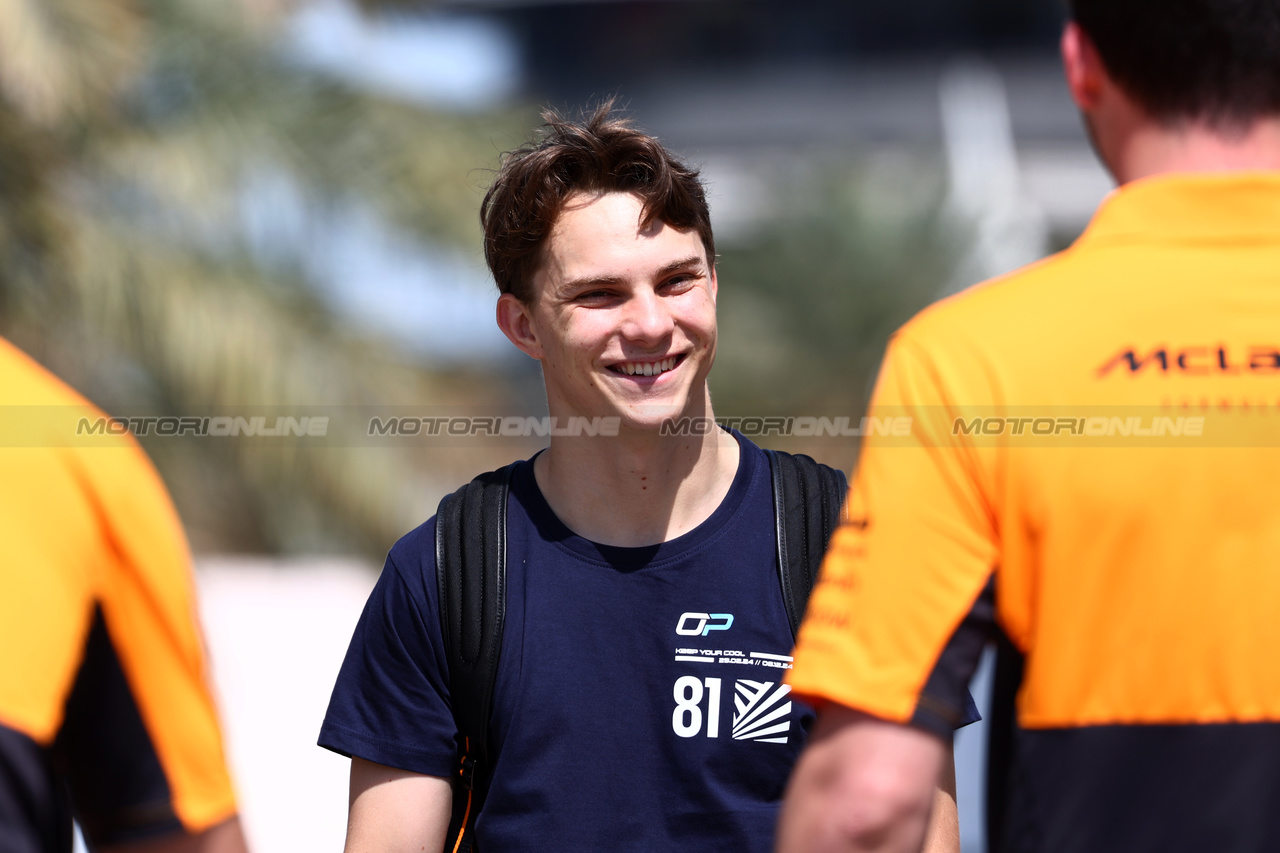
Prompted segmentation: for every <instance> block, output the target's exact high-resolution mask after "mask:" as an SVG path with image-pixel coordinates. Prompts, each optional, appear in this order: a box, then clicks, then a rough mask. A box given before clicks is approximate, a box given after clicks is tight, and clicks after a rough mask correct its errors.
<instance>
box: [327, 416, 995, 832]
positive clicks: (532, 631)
mask: <svg viewBox="0 0 1280 853" xmlns="http://www.w3.org/2000/svg"><path fill="white" fill-rule="evenodd" d="M738 440H739V443H740V445H741V447H742V453H741V461H740V463H739V467H738V472H737V474H736V476H735V477H734V481H733V484H732V486H731V487H730V489H729V493H728V495H727V496H726V497H725V499H724V501H723V502H722V503H721V505H720V506H719V507H718V508H717V509H716V511H715V512H714V513H713V514H712V515H711V517H710V518H708V519H707V520H706V521H704V522H703V523H702V524H700V525H699V526H698V527H697V528H695V529H694V530H691V531H690V532H688V533H686V534H684V535H683V536H680V537H677V538H676V539H673V540H671V541H669V542H664V543H662V544H660V545H653V546H649V547H643V548H619V547H613V546H607V545H600V544H597V543H594V542H591V541H589V540H586V539H583V538H582V537H580V536H576V535H575V534H573V533H572V532H571V531H570V530H569V529H568V528H567V527H565V526H564V524H563V523H562V522H561V521H560V520H559V519H558V518H557V517H556V516H555V514H554V513H552V511H551V509H550V507H549V506H548V505H547V503H546V500H545V499H544V498H543V497H542V493H541V492H540V491H539V489H538V487H537V484H536V482H535V480H534V476H533V465H532V463H531V462H523V463H520V464H519V465H517V466H516V468H515V471H514V472H513V475H512V482H511V497H510V501H509V504H508V518H507V524H508V537H509V540H508V541H509V550H508V583H509V586H508V599H507V604H508V606H507V615H506V622H505V626H504V633H503V642H502V654H501V659H500V663H499V668H498V676H497V683H496V687H495V697H494V711H493V720H492V724H491V726H492V728H491V733H492V739H493V743H494V745H495V747H496V749H497V754H498V758H497V761H496V763H495V765H494V770H493V781H492V786H491V788H490V790H489V794H488V799H487V800H486V802H485V807H484V811H483V812H482V813H481V814H480V816H479V818H478V820H477V824H476V836H477V842H478V846H479V847H480V849H482V850H485V851H489V853H495V851H497V852H499V853H500V851H506V850H531V849H532V850H541V849H555V850H562V851H575V850H581V851H584V852H585V851H592V853H594V851H599V850H602V849H610V850H618V851H658V850H661V851H675V850H687V851H726V853H728V852H729V851H732V853H744V851H760V853H766V851H769V850H771V849H772V843H773V831H774V824H775V822H776V820H777V814H778V807H779V805H780V802H781V798H782V793H783V789H784V787H785V785H786V781H787V777H788V775H789V773H790V771H791V767H792V765H793V764H794V763H795V760H796V758H797V756H798V755H799V753H800V750H801V748H802V747H803V746H804V743H805V739H806V737H807V733H808V729H809V726H810V724H811V723H812V721H813V716H814V715H813V710H812V709H811V708H810V707H808V706H807V705H805V704H803V703H801V702H799V701H795V700H793V699H792V698H791V696H790V688H789V687H788V686H787V685H785V684H783V683H782V676H783V674H784V673H785V671H786V670H787V669H788V668H790V666H791V657H790V652H791V646H792V638H791V632H790V628H789V626H788V623H787V615H786V611H785V609H784V607H783V602H782V593H781V589H780V586H779V580H778V570H777V564H776V557H775V554H776V544H775V541H774V533H773V529H774V517H773V496H772V490H771V484H770V477H769V464H768V460H767V459H766V458H765V456H764V454H763V452H762V451H761V450H760V449H759V448H758V447H756V446H755V445H754V444H752V443H751V442H749V441H747V440H746V439H744V438H742V437H741V436H738ZM437 598H438V596H437V592H436V574H435V521H434V519H432V520H431V521H428V522H427V523H426V524H424V525H422V526H421V527H419V528H418V529H417V530H414V531H413V532H412V533H410V534H408V535H407V536H405V537H404V538H403V539H401V540H400V541H399V542H397V543H396V545H395V547H393V548H392V549H391V553H390V554H389V555H388V557H387V564H386V567H385V568H384V569H383V572H382V576H381V577H380V578H379V580H378V584H377V586H376V587H375V588H374V591H373V593H372V594H371V595H370V597H369V602H368V604H367V605H366V607H365V611H364V614H363V615H362V616H361V618H360V623H359V625H358V626H357V627H356V631H355V635H354V636H353V638H352V640H351V647H350V649H349V650H348V652H347V657H346V660H345V661H344V663H343V666H342V670H341V672H340V673H339V675H338V681H337V685H336V686H335V687H334V692H333V698H332V700H331V702H330V705H329V710H328V713H327V714H326V716H325V721H324V725H323V727H322V729H321V733H320V744H321V745H322V746H325V747H328V748H329V749H333V750H335V751H337V752H340V753H342V754H344V755H358V756H360V757H362V758H365V759H367V760H369V761H374V762H377V763H379V764H386V765H390V766H392V767H399V768H401V769H404V770H410V771H415V772H418V773H426V774H430V775H433V776H450V775H451V774H452V773H453V772H454V770H455V769H456V766H457V753H456V747H455V744H454V735H455V732H456V727H455V726H454V723H453V717H452V715H451V712H450V706H449V688H448V677H447V669H446V668H447V662H446V658H445V653H444V641H443V635H442V632H441V627H440V617H439V606H438V601H437ZM972 713H973V714H974V718H975V719H976V710H974V711H973V712H972Z"/></svg>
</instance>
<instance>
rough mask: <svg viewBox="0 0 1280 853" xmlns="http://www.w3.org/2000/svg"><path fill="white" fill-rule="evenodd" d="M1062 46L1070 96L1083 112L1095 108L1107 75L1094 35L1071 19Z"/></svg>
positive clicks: (1064, 30) (1064, 33) (1063, 31)
mask: <svg viewBox="0 0 1280 853" xmlns="http://www.w3.org/2000/svg"><path fill="white" fill-rule="evenodd" d="M1061 48H1062V69H1063V71H1064V72H1065V74H1066V78H1067V89H1068V90H1069V91H1070V92H1071V100H1073V101H1075V102H1076V106H1077V107H1079V109H1080V111H1081V112H1084V113H1089V112H1092V111H1093V110H1094V109H1095V108H1097V106H1098V104H1099V102H1100V101H1101V99H1102V90H1103V87H1104V85H1105V84H1106V82H1107V79H1108V78H1107V69H1106V67H1105V66H1104V65H1103V64H1102V56H1101V55H1100V54H1099V53H1098V48H1097V46H1095V45H1094V43H1093V39H1091V38H1089V34H1088V33H1086V32H1085V31H1084V30H1083V29H1081V28H1080V25H1079V24H1077V23H1076V22H1075V21H1068V22H1067V26H1066V27H1065V28H1064V29H1063V30H1062V42H1061Z"/></svg>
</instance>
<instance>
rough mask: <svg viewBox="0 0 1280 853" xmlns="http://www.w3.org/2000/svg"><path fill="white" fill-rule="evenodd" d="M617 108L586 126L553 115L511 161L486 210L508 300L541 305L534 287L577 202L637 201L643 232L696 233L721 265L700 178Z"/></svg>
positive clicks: (488, 236)
mask: <svg viewBox="0 0 1280 853" xmlns="http://www.w3.org/2000/svg"><path fill="white" fill-rule="evenodd" d="M612 107H613V101H612V100H609V101H607V102H605V103H604V104H602V105H601V106H600V107H599V108H597V109H596V110H595V112H594V113H593V114H592V115H591V116H590V117H589V118H587V119H586V120H585V121H581V122H575V121H568V120H566V119H564V118H562V117H561V116H560V115H559V114H557V113H556V112H554V111H552V110H547V111H546V112H544V113H543V114H542V118H543V120H544V121H545V122H546V124H545V125H544V126H543V128H542V131H541V133H540V134H539V135H538V136H537V137H536V138H535V139H534V140H533V141H532V142H529V143H528V144H526V145H524V146H523V147H521V148H518V149H516V150H515V151H511V152H508V153H507V154H506V155H505V156H504V157H503V160H502V167H501V168H500V169H499V170H498V175H497V177H496V178H495V179H494V182H493V185H492V186H491V187H490V188H489V192H488V193H487V194H486V195H485V197H484V202H483V203H482V204H481V206H480V222H481V224H482V225H483V226H484V255H485V260H486V261H487V262H488V264H489V270H490V271H491V272H492V273H493V278H494V281H496V282H497V284H498V290H500V291H501V292H502V293H504V294H506V293H509V294H511V295H513V296H515V297H516V298H517V299H519V300H520V301H521V302H523V303H526V304H528V303H530V302H532V301H533V300H534V299H535V298H536V295H537V294H536V293H535V292H534V291H535V288H534V286H533V281H534V276H535V273H536V272H537V270H538V268H539V266H540V265H541V264H542V262H543V260H544V258H543V252H544V249H545V247H546V243H547V239H548V237H549V236H550V234H551V231H552V228H553V227H554V226H555V224H556V220H557V219H558V218H559V217H560V214H561V213H562V212H563V210H564V207H565V204H566V202H567V201H568V200H569V199H570V197H572V196H576V195H601V194H605V193H612V192H621V193H629V194H633V195H635V196H636V197H637V198H639V199H640V201H641V221H640V226H641V228H642V229H643V228H648V227H650V226H652V225H653V224H654V223H655V222H657V223H664V224H666V225H669V226H671V227H672V228H675V229H677V230H689V229H692V230H693V231H694V232H695V233H696V234H697V235H698V237H699V239H700V240H701V243H702V246H703V247H704V248H705V250H706V255H707V262H708V264H712V265H714V263H715V241H714V239H713V237H712V235H711V214H710V212H709V211H708V209H707V200H706V194H705V192H704V191H703V186H702V181H701V180H700V179H699V176H698V172H697V170H695V169H690V168H688V167H687V166H685V165H684V164H683V163H681V162H680V161H679V160H677V159H676V158H675V157H673V156H672V155H671V153H670V152H669V151H667V150H666V149H665V148H664V147H663V146H662V144H661V143H660V142H658V140H657V139H655V138H653V137H652V136H649V135H647V134H645V133H642V132H640V131H639V130H636V129H635V128H634V127H632V126H631V124H630V122H628V121H627V120H625V119H621V118H617V117H615V116H613V115H612V114H611V113H612Z"/></svg>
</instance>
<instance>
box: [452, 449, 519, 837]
mask: <svg viewBox="0 0 1280 853" xmlns="http://www.w3.org/2000/svg"><path fill="white" fill-rule="evenodd" d="M513 467H514V466H513V465H508V466H506V467H505V468H500V469H498V470H497V471H490V472H488V473H486V474H481V475H480V476H479V477H476V478H475V479H474V480H472V481H471V482H470V483H468V484H467V485H465V486H463V487H462V488H460V489H458V490H457V491H456V492H454V493H453V494H451V495H447V496H446V497H445V498H444V499H443V500H441V501H440V507H439V509H438V510H437V511H436V582H437V584H438V587H439V590H438V591H439V597H440V624H441V626H442V628H443V631H444V643H445V654H446V656H447V658H448V661H449V699H450V702H451V703H452V708H453V718H454V722H455V723H456V724H457V727H458V735H459V737H460V739H461V743H460V746H461V767H460V771H459V772H460V778H459V782H460V783H461V784H462V786H463V788H465V789H466V791H467V797H466V798H465V807H464V806H463V798H462V797H460V796H455V797H454V819H453V821H452V822H451V825H450V830H449V836H448V838H449V844H450V846H449V847H447V848H446V849H449V850H459V851H465V850H470V849H471V846H472V844H473V841H472V838H473V836H472V831H473V827H474V822H475V816H476V814H477V813H478V812H479V811H480V806H481V804H482V803H483V800H484V795H485V793H486V792H487V790H488V779H489V771H490V770H491V766H490V762H489V737H488V731H489V716H490V711H491V708H492V704H493V684H494V681H495V680H496V676H497V672H498V653H499V651H500V650H501V648H502V624H503V619H504V617H505V616H506V601H507V493H508V492H509V491H510V488H511V470H512V468H513Z"/></svg>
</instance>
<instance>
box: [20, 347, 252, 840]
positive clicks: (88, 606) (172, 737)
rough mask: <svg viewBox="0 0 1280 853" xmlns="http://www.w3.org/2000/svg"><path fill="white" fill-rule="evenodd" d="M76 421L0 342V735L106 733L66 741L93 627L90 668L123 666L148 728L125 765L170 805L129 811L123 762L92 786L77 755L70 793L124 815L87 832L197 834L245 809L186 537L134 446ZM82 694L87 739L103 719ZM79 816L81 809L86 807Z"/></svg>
mask: <svg viewBox="0 0 1280 853" xmlns="http://www.w3.org/2000/svg"><path fill="white" fill-rule="evenodd" d="M82 417H87V418H89V419H90V420H96V419H97V418H99V417H101V413H100V412H98V411H97V410H95V409H93V407H92V406H91V405H90V404H88V403H87V402H86V401H85V400H83V399H82V398H81V397H79V396H78V395H77V394H75V393H74V392H73V391H71V390H70V389H69V388H67V387H66V386H65V385H64V384H63V383H62V382H60V381H59V380H58V379H57V378H56V377H54V376H53V375H52V374H50V373H48V372H47V371H45V370H44V369H43V368H41V367H40V366H39V365H37V364H36V363H35V362H34V361H32V360H31V359H30V358H28V357H27V356H26V355H24V354H23V353H22V352H20V351H19V350H17V349H16V348H14V347H13V346H12V345H11V344H9V343H8V342H7V341H4V340H3V339H0V483H2V484H3V488H0V661H3V662H4V663H3V666H0V729H7V730H8V731H9V733H10V736H12V735H13V733H16V734H17V735H18V736H20V737H22V738H26V739H30V741H31V742H33V743H34V744H35V745H37V747H38V748H40V749H53V748H54V747H55V744H57V745H59V746H61V745H62V743H63V741H67V742H68V743H70V744H72V747H73V748H78V747H76V744H79V743H84V742H85V740H84V739H85V738H91V737H97V736H98V735H97V733H93V734H87V733H78V734H77V735H75V736H68V735H67V733H66V732H65V731H64V724H65V723H66V716H67V714H68V713H69V712H68V711H67V708H68V707H69V705H68V700H69V697H70V696H71V694H72V693H73V690H74V689H76V688H77V685H78V681H82V680H84V679H83V675H84V672H83V671H84V670H85V669H86V663H85V661H86V655H87V651H86V646H87V644H89V643H90V638H91V637H93V636H95V633H96V634H97V635H98V636H100V637H101V638H102V640H103V642H102V643H101V644H100V645H101V648H100V649H98V652H96V653H95V654H96V657H94V660H95V661H99V662H100V661H108V663H109V666H108V667H107V668H108V669H112V670H113V671H115V672H123V680H124V682H125V684H126V685H127V689H123V688H122V690H121V691H120V692H121V693H123V694H124V695H128V696H131V704H132V705H133V706H134V707H135V708H136V710H130V711H129V714H131V715H132V716H133V717H134V718H135V719H136V718H140V720H141V727H140V728H139V729H138V732H139V735H138V737H137V742H136V743H133V742H130V743H129V744H128V746H129V749H130V750H131V755H130V756H129V763H130V766H132V764H133V763H134V759H136V764H138V765H144V764H146V763H147V762H150V764H151V765H155V764H156V762H157V761H158V766H159V767H160V769H161V770H162V772H163V778H162V779H161V780H160V783H159V784H160V785H161V787H162V788H166V787H167V799H168V801H169V802H168V803H167V804H166V803H155V802H153V801H148V802H147V803H145V804H143V803H128V802H124V801H122V800H121V797H122V796H123V794H122V793H121V786H122V785H124V784H126V783H125V779H126V777H127V775H128V774H129V773H130V772H132V770H130V768H129V767H125V766H121V767H114V768H113V767H111V766H110V765H103V766H100V767H98V769H99V770H101V771H104V775H107V776H109V778H102V779H86V778H84V776H85V773H86V772H87V771H85V768H87V767H90V766H91V764H90V763H86V761H85V760H83V759H80V758H78V757H77V756H76V755H75V754H74V753H73V754H71V755H70V756H68V759H67V760H69V761H70V763H71V771H72V775H73V776H75V777H77V778H74V779H73V780H72V782H73V785H72V789H73V792H75V791H76V785H77V784H79V785H81V786H85V785H87V786H88V787H89V788H90V789H92V790H90V791H89V799H91V800H93V801H94V802H95V803H98V804H102V803H110V804H111V805H110V807H109V808H108V807H106V806H104V808H106V809H107V811H112V810H114V811H116V812H119V814H113V813H102V814H94V815H88V816H87V819H86V815H84V814H83V813H82V814H81V820H82V823H85V824H86V831H89V830H90V829H92V828H93V827H92V826H90V824H94V823H95V822H96V823H97V824H99V825H101V827H102V829H103V834H104V835H106V836H108V840H111V839H124V838H128V837H129V833H130V832H136V833H140V834H142V835H145V834H147V833H148V832H153V831H155V829H156V826H147V825H146V821H147V820H149V819H150V818H142V819H141V823H137V821H138V820H139V817H138V814H139V813H138V812H137V808H138V807H140V806H142V805H146V806H148V807H154V808H152V810H151V811H150V812H149V813H150V814H151V815H152V817H155V818H156V819H160V818H159V817H158V816H162V815H164V814H168V815H169V818H168V819H169V820H170V821H171V822H172V821H173V819H174V818H176V819H177V821H178V822H179V823H180V825H181V826H182V827H183V828H185V829H186V830H187V831H192V832H194V831H199V830H203V829H206V828H208V827H210V826H212V825H214V824H217V823H219V822H221V821H223V820H225V819H227V818H228V817H230V816H232V815H233V814H234V813H235V810H236V806H235V799H234V796H233V793H232V789H231V782H230V779H229V776H228V773H227V769H226V762H225V760H224V757H223V747H222V739H221V734H220V731H219V727H218V722H217V716H216V713H215V709H214V703H213V699H212V697H211V694H210V689H209V686H208V682H207V672H206V668H205V662H204V655H203V650H202V641H201V637H200V635H199V633H198V628H197V624H196V613H195V604H194V589H193V584H192V575H191V565H190V557H189V555H188V552H187V546H186V541H185V538H184V536H183V533H182V529H181V527H180V524H179V521H178V519H177V516H176V514H175V513H174V511H173V508H172V506H171V504H170V502H169V498H168V495H167V493H166V492H165V489H164V486H163V484H162V483H161V481H160V479H159V477H158V476H157V475H156V473H155V471H154V470H153V469H152V467H151V465H150V463H149V461H148V460H147V458H146V456H145V455H144V454H143V452H142V451H141V449H140V448H139V447H138V446H137V445H136V444H135V443H134V441H133V440H132V438H131V437H111V436H98V437H95V438H91V437H88V436H80V437H77V436H76V435H75V424H76V423H77V421H78V420H79V419H80V418H82ZM97 665H98V664H97V663H95V666H97ZM84 689H85V690H86V691H87V692H86V693H85V694H84V695H85V696H86V697H87V699H86V701H87V702H88V703H89V704H88V705H87V706H86V707H85V710H86V711H87V717H88V719H87V721H86V722H87V725H88V726H89V727H90V728H89V729H86V730H85V732H89V731H91V729H92V726H93V725H94V722H95V720H97V721H100V720H101V719H106V718H107V717H106V715H107V712H108V709H107V708H104V707H100V706H99V705H98V704H97V703H100V702H102V701H106V700H104V699H102V698H101V697H98V696H95V694H94V693H93V691H92V690H91V689H90V688H88V687H86V688H84ZM109 701H112V702H115V701H117V700H116V699H115V698H112V699H110V700H109ZM124 702H125V704H130V701H129V700H128V699H126V700H124ZM106 734H108V735H112V736H113V737H114V738H115V739H116V740H120V739H124V738H126V737H132V735H126V734H124V733H122V732H118V731H117V732H115V733H114V734H112V733H110V732H107V733H106ZM60 735H61V736H62V738H61V740H60ZM77 737H78V738H80V740H77V739H76V738H77ZM116 746H117V747H120V746H121V744H119V743H117V744H116ZM122 752H123V750H122ZM143 753H145V755H143ZM95 756H96V757H97V758H98V759H101V756H99V755H97V754H96V753H95ZM4 760H5V755H4V754H2V751H0V762H3V761H4ZM112 786H115V789H116V790H114V791H113V790H112ZM151 793H152V795H153V794H154V791H153V792H151ZM83 808H84V806H83V804H82V803H77V810H78V812H82V811H83ZM130 808H132V809H134V812H133V813H130V814H126V812H129V809H130ZM130 821H134V822H135V824H136V825H133V826H129V825H126V824H128V823H129V822H130ZM91 838H92V836H91ZM99 840H102V839H99Z"/></svg>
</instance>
